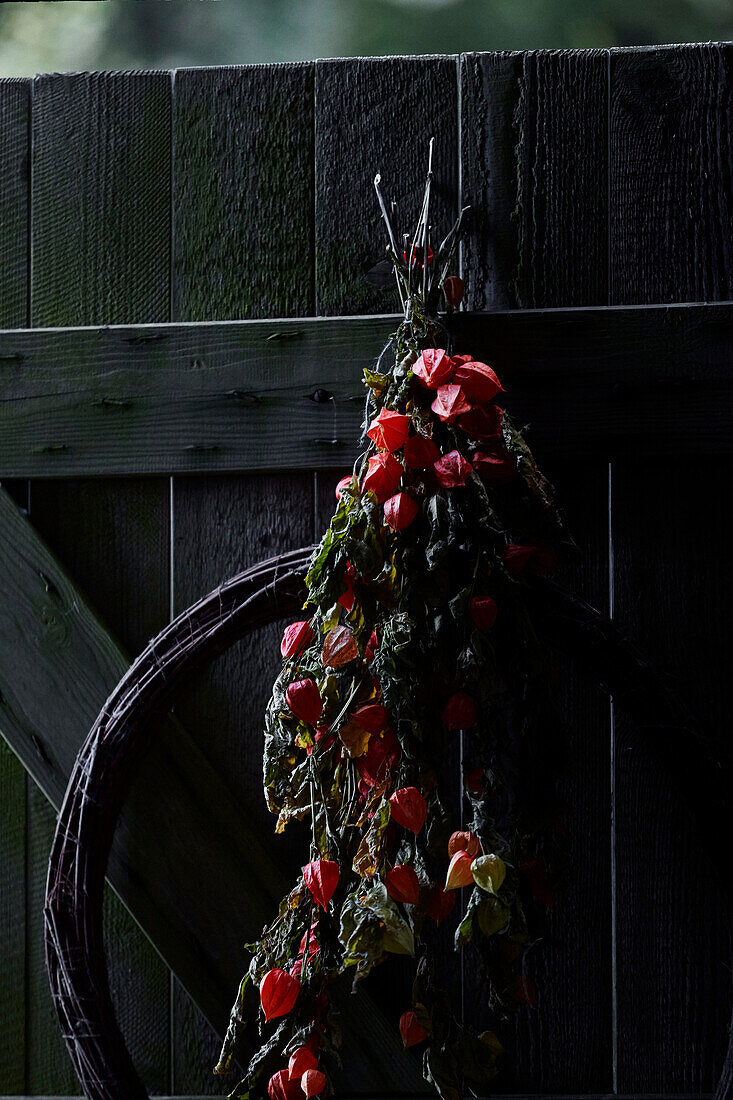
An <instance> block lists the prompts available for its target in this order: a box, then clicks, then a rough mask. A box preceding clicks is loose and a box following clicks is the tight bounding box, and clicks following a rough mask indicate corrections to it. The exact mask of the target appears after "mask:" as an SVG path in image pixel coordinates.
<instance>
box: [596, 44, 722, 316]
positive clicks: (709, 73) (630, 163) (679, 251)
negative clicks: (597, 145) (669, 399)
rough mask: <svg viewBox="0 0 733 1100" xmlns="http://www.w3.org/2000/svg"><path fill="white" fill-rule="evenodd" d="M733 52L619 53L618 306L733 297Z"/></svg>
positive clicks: (614, 201) (615, 107) (614, 127)
mask: <svg viewBox="0 0 733 1100" xmlns="http://www.w3.org/2000/svg"><path fill="white" fill-rule="evenodd" d="M732 134H733V46H731V45H729V44H722V45H717V44H716V45H703V46H660V47H655V48H653V49H645V50H614V51H612V55H611V149H612V154H611V157H612V160H611V184H610V192H611V228H612V248H611V266H612V299H611V300H612V301H613V302H615V303H619V304H620V303H627V302H628V303H634V302H637V303H643V302H680V301H697V302H702V301H720V300H724V299H729V298H731V297H733V243H731V234H730V226H731V221H732V220H733V144H732V143H733V137H732Z"/></svg>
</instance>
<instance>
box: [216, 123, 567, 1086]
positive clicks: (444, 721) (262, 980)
mask: <svg viewBox="0 0 733 1100" xmlns="http://www.w3.org/2000/svg"><path fill="white" fill-rule="evenodd" d="M431 160H432V143H431ZM375 184H376V189H377V195H378V199H379V203H380V207H381V210H382V214H383V217H384V222H385V225H386V228H387V235H388V242H389V243H388V249H387V251H388V258H389V261H390V262H391V265H392V267H393V270H394V274H395V276H396V280H397V287H398V290H399V295H400V301H401V303H402V307H403V310H404V316H403V320H402V322H401V323H400V325H399V327H398V328H397V331H396V332H395V333H394V334H393V336H392V337H391V339H390V343H389V345H388V348H387V349H385V352H384V353H383V354H382V356H381V357H380V359H379V361H378V363H377V364H376V367H373V368H370V369H366V370H365V371H364V383H365V386H366V390H367V395H368V398H367V417H366V423H365V427H366V432H365V443H366V447H365V449H364V452H363V453H362V455H361V456H360V457H359V459H358V460H357V462H356V464H355V466H354V470H353V473H352V474H351V475H350V476H348V477H345V478H344V479H343V480H342V481H341V482H340V483H339V486H338V488H337V492H336V495H337V498H338V505H337V508H336V511H335V513H334V516H333V519H332V520H331V523H330V525H329V527H328V530H327V531H326V533H325V535H324V536H323V539H322V540H321V543H320V545H319V546H318V547H317V549H316V551H315V553H314V555H313V558H312V560H311V563H310V569H309V572H308V575H307V580H306V584H307V600H306V603H305V607H304V610H305V614H304V616H303V618H302V621H299V622H294V623H291V624H290V625H289V626H288V627H287V628H286V629H285V632H284V634H283V638H282V643H281V651H282V658H283V664H282V669H281V672H280V674H279V675H278V677H277V679H276V681H275V684H274V686H273V691H272V697H271V699H270V702H269V704H268V707H267V711H266V717H265V750H264V789H265V795H266V799H267V804H268V806H269V808H270V809H271V810H272V812H273V813H274V814H275V815H276V817H277V824H276V831H277V832H282V831H283V830H284V829H285V827H286V826H287V825H288V823H289V822H291V821H292V820H293V819H295V820H298V821H301V820H307V821H309V822H310V834H311V841H310V844H311V851H310V855H309V859H308V861H307V862H306V863H305V865H304V867H303V870H302V875H301V877H300V878H299V880H298V881H297V882H296V883H295V885H294V887H293V889H292V891H291V892H290V893H289V894H288V895H287V896H286V897H285V898H284V899H283V901H282V903H281V905H280V910H279V913H278V914H277V916H276V917H275V919H274V920H273V922H272V924H270V926H269V927H267V928H266V929H265V930H264V932H263V934H262V937H261V938H260V939H259V940H258V941H257V942H256V943H254V944H250V945H249V950H250V952H251V961H250V964H249V968H248V970H247V973H246V974H245V976H244V978H243V980H242V982H241V985H240V989H239V993H238V996H237V999H236V1003H235V1005H234V1008H233V1010H232V1017H231V1021H230V1026H229V1030H228V1033H227V1036H226V1040H225V1043H224V1048H223V1051H222V1055H221V1059H220V1062H219V1065H218V1066H217V1072H220V1073H228V1072H231V1071H232V1070H233V1067H234V1062H235V1060H236V1059H237V1052H238V1039H239V1037H240V1034H241V1031H242V1029H243V1028H244V1027H246V1026H247V1025H249V1026H250V1030H252V1029H253V1028H254V1027H258V1028H259V1034H260V1044H259V1048H258V1049H257V1052H256V1053H255V1055H254V1057H253V1058H252V1059H251V1061H250V1062H249V1065H248V1068H247V1070H246V1073H245V1076H244V1079H243V1080H242V1081H241V1082H240V1083H239V1085H238V1086H237V1087H236V1088H235V1089H234V1091H233V1092H232V1093H231V1096H232V1097H244V1096H247V1097H252V1096H257V1095H262V1094H264V1092H265V1091H267V1093H268V1094H269V1097H270V1100H296V1098H298V1097H300V1098H302V1097H303V1095H305V1096H306V1097H311V1096H315V1095H320V1094H327V1093H329V1092H331V1091H332V1089H333V1085H332V1078H331V1074H332V1072H333V1070H334V1069H335V1068H338V1066H339V1065H340V1061H339V1047H340V1037H341V1033H340V1029H339V1024H338V1013H337V1009H336V1004H335V1001H334V997H336V1000H337V999H338V992H339V986H343V985H344V984H345V985H346V989H347V990H348V987H349V984H352V985H354V984H356V983H358V982H360V981H361V980H362V979H363V978H365V977H366V976H367V975H368V974H369V972H370V971H371V970H372V968H373V967H374V966H376V965H378V964H380V963H383V962H385V961H386V960H388V959H389V957H390V955H393V954H401V955H413V956H415V957H416V959H417V963H416V970H415V979H414V986H413V991H412V1000H411V1003H410V1002H408V1003H405V1004H404V1005H400V1006H399V1010H398V1012H396V1013H395V1018H394V1026H395V1028H399V1032H400V1034H401V1036H402V1041H403V1043H404V1045H405V1046H415V1047H418V1048H419V1049H420V1051H421V1053H422V1065H423V1073H424V1076H425V1078H426V1080H428V1081H430V1082H432V1083H433V1085H434V1086H435V1088H436V1089H437V1091H438V1092H439V1093H440V1095H441V1096H443V1097H445V1098H449V1100H455V1098H457V1097H458V1096H459V1095H460V1094H461V1088H462V1082H463V1081H465V1082H466V1083H468V1085H470V1086H471V1087H474V1088H477V1087H482V1086H485V1085H486V1083H487V1082H488V1081H490V1080H491V1078H492V1077H493V1076H494V1075H495V1073H496V1067H497V1059H498V1056H499V1055H500V1053H501V1051H502V1047H501V1043H500V1040H499V1038H497V1034H496V1031H500V1030H501V1021H502V1019H503V1017H504V1016H505V1015H506V1013H507V1012H508V1011H510V1010H511V1009H512V1008H516V1006H518V1005H522V1004H527V1003H531V1002H532V1000H533V998H534V988H533V985H532V982H531V979H530V977H529V974H528V971H527V952H528V950H529V948H530V947H531V946H532V944H533V942H534V941H535V939H536V936H535V934H534V932H533V930H532V927H533V924H534V923H536V922H537V921H538V918H540V916H541V912H542V908H543V906H551V905H552V885H551V884H552V881H553V879H554V877H555V873H556V868H557V861H558V853H557V844H558V836H559V835H561V833H562V831H563V830H562V824H561V822H560V821H559V817H558V808H557V803H556V799H555V796H554V792H553V786H554V784H553V773H554V772H555V771H556V770H557V768H556V765H557V762H558V759H557V747H556V746H557V741H556V739H555V738H554V736H553V733H552V730H553V719H552V710H551V707H550V706H549V703H548V697H549V695H550V694H551V682H552V675H551V669H550V668H549V666H548V661H547V658H546V655H545V653H544V652H543V651H542V648H541V646H540V644H539V643H538V640H537V637H536V634H535V630H534V628H533V623H532V619H531V615H530V612H529V609H528V600H527V598H526V597H527V578H528V577H529V576H530V575H531V574H537V573H547V572H549V571H551V570H552V569H553V568H554V565H555V560H556V549H555V548H556V546H557V545H558V543H559V541H560V540H561V538H562V533H561V528H560V524H559V521H558V517H557V514H556V511H555V509H554V506H553V503H552V499H551V495H550V489H549V486H548V484H547V482H546V481H545V479H544V478H543V476H542V474H541V473H540V472H539V470H538V469H537V466H536V464H535V462H534V459H533V457H532V454H531V453H530V450H529V448H528V447H527V444H526V443H525V441H524V439H523V438H522V435H521V434H520V432H519V431H518V430H517V429H516V428H515V426H514V425H513V424H512V422H511V420H510V418H509V417H508V416H507V414H506V413H505V412H503V410H502V408H501V407H500V405H499V404H498V403H497V402H498V401H499V400H500V398H501V394H502V391H503V387H502V383H501V381H500V379H499V378H498V377H497V375H496V373H495V371H494V370H493V369H492V367H491V366H490V365H489V364H487V363H484V362H481V361H477V360H476V359H474V358H473V357H472V356H471V355H470V354H453V349H452V347H451V338H450V332H449V327H450V312H451V311H452V310H453V309H455V308H457V307H458V306H459V304H460V300H461V297H462V293H463V284H462V282H461V280H460V279H459V278H458V277H457V276H455V275H451V268H452V265H453V264H454V262H455V257H456V253H457V244H458V241H459V237H460V234H461V228H462V223H463V214H464V213H465V211H464V212H462V214H461V216H460V217H459V218H458V220H457V222H456V224H455V225H454V226H453V228H452V229H451V230H450V232H449V233H448V235H447V236H446V238H445V239H444V240H443V241H442V243H440V244H439V245H437V247H436V245H435V242H434V241H432V240H431V225H430V195H431V186H432V165H430V166H429V171H428V177H427V183H426V187H425V194H424V200H423V204H422V209H421V212H420V216H419V218H418V222H417V227H416V229H415V232H414V233H413V234H412V235H411V236H410V235H405V236H404V237H402V238H401V239H400V240H399V243H398V233H397V231H396V227H395V224H394V223H395V218H396V211H395V208H394V206H393V205H392V206H391V208H390V209H389V210H388V209H387V205H386V203H385V201H384V198H383V196H382V193H381V189H380V180H379V177H377V179H376V181H375ZM443 303H445V304H446V306H447V307H448V314H447V316H446V317H445V319H444V320H441V319H440V317H439V309H440V308H441V306H442V305H443ZM390 357H391V359H392V362H391V365H390V366H389V367H385V365H384V364H385V361H386V360H387V359H388V358H390ZM459 772H460V778H459ZM457 896H460V897H461V903H460V905H456V899H457ZM446 925H448V926H449V927H450V929H451V931H450V932H449V933H447V934H449V935H450V934H452V935H453V937H454V941H455V946H456V949H457V950H461V949H464V948H466V947H468V945H471V949H472V950H473V949H474V947H475V948H476V949H477V950H478V952H479V955H480V957H481V961H482V964H483V968H484V975H485V980H484V990H485V1004H484V1009H485V1016H486V1027H485V1028H484V1029H483V1030H481V1031H479V1032H476V1031H474V1030H472V1029H471V1028H470V1027H467V1026H464V1025H463V1024H462V1023H460V1022H459V1021H458V1019H457V1018H456V1017H455V1015H454V1014H453V1012H452V1010H451V1003H450V997H449V996H448V994H447V993H446V992H445V990H443V989H442V988H441V987H440V984H439V982H438V980H437V979H436V976H435V973H434V968H433V966H432V965H431V962H430V946H431V945H433V944H435V942H436V939H437V938H438V937H439V936H440V935H442V934H446V929H445V926H446ZM437 926H443V927H441V928H440V929H438V928H437ZM398 1016H399V1019H398ZM250 1038H251V1037H250Z"/></svg>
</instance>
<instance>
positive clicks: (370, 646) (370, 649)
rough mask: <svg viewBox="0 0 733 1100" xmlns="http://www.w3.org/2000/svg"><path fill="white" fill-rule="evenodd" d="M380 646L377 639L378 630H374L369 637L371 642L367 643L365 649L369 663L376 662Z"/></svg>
mask: <svg viewBox="0 0 733 1100" xmlns="http://www.w3.org/2000/svg"><path fill="white" fill-rule="evenodd" d="M378 645H379V639H378V638H377V632H376V630H373V631H372V632H371V634H370V635H369V641H368V642H367V644H366V648H365V649H364V656H365V657H366V659H367V661H373V660H374V654H375V653H376V652H377V646H378Z"/></svg>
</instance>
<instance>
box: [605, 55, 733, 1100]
mask: <svg viewBox="0 0 733 1100" xmlns="http://www.w3.org/2000/svg"><path fill="white" fill-rule="evenodd" d="M730 64H731V47H729V46H720V47H719V46H691V47H659V48H654V49H649V50H632V51H623V52H615V51H614V53H613V55H612V63H611V150H612V152H611V158H612V167H611V202H612V217H611V233H612V236H611V256H612V287H611V291H612V298H611V301H613V302H614V303H624V302H638V303H646V302H659V301H676V300H680V299H683V300H684V299H690V298H696V299H712V300H715V299H726V298H729V297H730V296H731V286H732V284H733V254H732V253H731V246H730V234H729V232H728V228H729V225H730V220H731V202H732V196H731V144H730V142H731V138H730V131H731V110H732V104H731V79H730ZM728 346H730V343H729V341H728ZM700 431H701V432H702V431H704V428H703V426H701V428H700ZM714 453H715V452H713V454H714ZM727 468H728V465H727V460H725V462H724V461H723V460H721V459H719V458H715V457H712V456H711V457H710V458H709V459H704V460H703V459H701V458H695V457H693V456H690V457H688V458H687V459H685V460H681V459H679V460H675V459H674V458H673V457H672V458H671V459H670V460H669V461H668V462H667V463H665V464H664V466H662V465H660V464H659V463H658V462H652V463H644V464H643V465H642V466H641V467H640V466H639V464H638V463H637V462H634V461H633V460H632V459H630V458H629V457H626V459H624V460H623V461H618V462H616V463H614V469H613V483H614V494H613V503H612V507H613V521H612V522H613V530H614V557H615V566H614V590H615V593H616V616H617V617H618V618H619V620H620V621H621V622H622V623H623V624H624V625H625V626H626V627H627V629H628V630H629V631H630V633H632V635H633V636H634V637H635V638H636V640H637V641H638V642H639V644H640V645H641V646H643V647H644V648H646V649H647V651H648V652H649V655H650V657H651V658H652V659H656V660H657V661H660V662H662V663H663V666H664V667H665V668H666V669H667V670H668V671H669V672H670V674H671V675H672V677H673V678H674V680H675V682H676V686H677V687H678V689H679V692H680V695H681V698H682V701H683V703H685V702H686V703H687V704H688V705H692V706H693V707H695V706H696V707H698V708H700V713H702V714H703V715H704V716H705V717H706V718H707V719H708V720H709V722H710V724H711V726H712V728H713V731H714V732H716V733H719V732H721V731H722V730H723V729H726V728H729V726H730V713H729V711H726V710H725V705H726V704H725V700H724V699H722V698H721V696H720V689H719V687H717V688H716V686H715V685H716V682H717V683H718V684H720V685H722V683H723V682H724V679H725V672H724V669H727V667H728V660H726V658H725V656H724V650H725V647H726V644H727V627H726V622H727V620H726V619H725V618H724V603H725V599H726V596H725V593H726V585H725V583H724V581H723V579H722V577H723V574H722V573H721V569H722V568H724V567H723V565H722V557H721V555H724V553H725V549H724V548H725V547H726V546H727V544H728V543H727V540H728V538H729V534H726V531H727V524H728V517H727V513H726V511H725V506H724V505H723V504H722V501H723V498H724V495H725V488H724V486H725V484H726V481H725V474H724V471H725V470H726V469H727ZM701 538H702V542H701ZM703 623H705V626H704V628H703V627H702V624H703ZM703 685H705V688H704V689H703ZM721 723H722V724H721ZM637 746H638V738H637V737H636V736H635V732H634V730H633V728H632V727H631V726H630V725H629V724H628V723H626V722H624V721H623V718H622V716H621V715H618V716H617V747H616V752H615V756H616V763H615V809H616V820H617V828H616V864H617V866H616V874H617V881H618V897H617V926H618V939H617V955H618V960H619V965H618V990H617V1000H618V1024H619V1061H618V1087H619V1088H629V1087H630V1084H629V1083H630V1082H631V1083H632V1087H634V1088H638V1089H645V1088H646V1089H649V1088H660V1089H667V1090H671V1091H675V1090H681V1089H686V1088H689V1089H691V1090H694V1089H704V1088H710V1087H712V1086H713V1085H714V1083H715V1081H716V1080H717V1075H718V1073H719V1072H720V1068H721V1064H722V1055H723V1050H724V1038H725V1032H726V1026H727V1022H728V1019H729V1015H730V986H729V980H730V978H729V961H728V960H729V950H730V948H729V944H728V939H727V932H726V928H725V916H724V914H723V912H722V911H721V906H720V902H719V897H718V895H717V894H716V893H715V890H714V887H713V886H712V885H711V882H710V878H711V874H712V873H713V870H714V869H713V868H712V867H711V866H710V862H709V861H706V859H705V852H704V848H705V842H704V838H701V837H700V836H699V835H697V834H696V833H695V831H694V829H693V827H692V826H691V823H690V820H689V817H687V816H686V815H685V814H684V813H683V812H682V811H680V810H679V808H678V807H679V803H680V801H681V799H680V797H679V794H678V792H677V790H676V788H675V786H674V784H673V783H672V782H671V780H670V779H669V778H668V777H667V775H666V773H664V772H661V773H660V772H659V771H658V770H657V769H655V767H654V765H653V764H650V763H649V762H648V761H647V760H646V759H645V757H644V755H643V754H641V753H640V752H639V750H638V747H637ZM700 914H704V931H700V933H698V932H697V928H698V922H699V920H700ZM723 958H725V960H726V961H725V962H724V961H723ZM681 1006H684V1011H683V1012H681V1011H680V1007H681ZM688 1082H689V1084H688Z"/></svg>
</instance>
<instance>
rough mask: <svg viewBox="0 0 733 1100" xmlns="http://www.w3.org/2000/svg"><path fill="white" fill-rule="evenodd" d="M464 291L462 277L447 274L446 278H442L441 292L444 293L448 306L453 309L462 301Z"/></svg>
mask: <svg viewBox="0 0 733 1100" xmlns="http://www.w3.org/2000/svg"><path fill="white" fill-rule="evenodd" d="M465 292H466V286H465V283H464V282H463V279H461V278H459V276H458V275H449V276H448V277H447V278H446V279H443V293H444V294H445V300H446V302H447V303H448V305H449V306H452V307H453V309H458V307H459V305H460V304H461V302H462V301H463V295H464V294H465Z"/></svg>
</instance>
